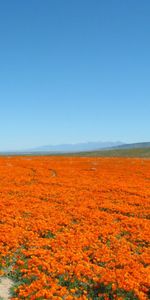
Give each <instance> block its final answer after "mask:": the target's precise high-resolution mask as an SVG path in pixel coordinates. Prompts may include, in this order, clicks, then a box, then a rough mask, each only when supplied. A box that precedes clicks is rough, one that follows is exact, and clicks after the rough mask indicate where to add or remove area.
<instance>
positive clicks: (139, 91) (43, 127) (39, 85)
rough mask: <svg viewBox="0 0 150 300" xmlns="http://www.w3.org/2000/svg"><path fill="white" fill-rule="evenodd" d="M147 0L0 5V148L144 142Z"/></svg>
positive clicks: (148, 80)
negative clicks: (98, 142) (89, 142)
mask: <svg viewBox="0 0 150 300" xmlns="http://www.w3.org/2000/svg"><path fill="white" fill-rule="evenodd" d="M149 15H150V1H149V0H144V1H141V0H126V1H120V0H44V1H42V0H26V1H20V0H13V1H12V0H5V1H0V150H8V149H23V148H28V147H34V146H41V145H47V144H60V143H76V142H81V141H82V142H84V141H101V140H102V141H116V140H121V141H124V142H140V141H141V142H143V141H150V117H149V115H150V18H149Z"/></svg>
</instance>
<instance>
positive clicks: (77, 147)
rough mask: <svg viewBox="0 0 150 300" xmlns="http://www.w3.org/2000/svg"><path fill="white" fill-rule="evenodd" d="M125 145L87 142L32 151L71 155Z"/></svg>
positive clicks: (39, 148)
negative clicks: (71, 153)
mask: <svg viewBox="0 0 150 300" xmlns="http://www.w3.org/2000/svg"><path fill="white" fill-rule="evenodd" d="M121 145H124V143H122V142H120V141H117V142H87V143H77V144H61V145H47V146H42V147H37V148H34V149H31V150H30V151H31V152H44V153H46V152H48V153H49V152H50V153H70V152H82V151H93V150H100V149H108V148H112V147H118V146H121Z"/></svg>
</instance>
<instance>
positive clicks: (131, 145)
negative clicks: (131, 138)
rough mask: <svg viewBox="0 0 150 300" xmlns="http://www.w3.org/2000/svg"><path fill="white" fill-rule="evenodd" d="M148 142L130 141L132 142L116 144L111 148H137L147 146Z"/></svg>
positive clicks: (149, 144) (149, 143)
mask: <svg viewBox="0 0 150 300" xmlns="http://www.w3.org/2000/svg"><path fill="white" fill-rule="evenodd" d="M149 147H150V142H144V143H132V144H123V145H117V146H115V147H113V148H117V149H134V148H136V149H138V148H149Z"/></svg>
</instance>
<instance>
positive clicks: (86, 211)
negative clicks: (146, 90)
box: [0, 156, 150, 300]
mask: <svg viewBox="0 0 150 300" xmlns="http://www.w3.org/2000/svg"><path fill="white" fill-rule="evenodd" d="M149 245H150V160H148V159H147V160H146V159H128V158H95V157H94V158H87V157H86V158H84V157H83V158H80V157H78V158H77V157H74V158H71V157H51V156H50V157H46V156H45V157H1V158H0V276H1V277H9V278H11V279H12V280H13V282H14V285H13V287H12V290H11V294H12V297H11V299H16V300H17V299H31V300H34V299H37V300H40V299H52V300H53V299H58V300H59V299H60V300H61V299H65V300H72V299H80V300H81V299H83V300H86V299H95V300H96V299H101V300H102V299H103V300H104V299H108V300H109V299H120V300H121V299H126V300H128V299H129V300H130V299H133V300H136V299H141V300H144V299H149V297H150V290H149V287H150V250H149V249H150V248H149Z"/></svg>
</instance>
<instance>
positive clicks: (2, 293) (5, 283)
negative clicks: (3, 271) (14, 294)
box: [0, 277, 13, 300]
mask: <svg viewBox="0 0 150 300" xmlns="http://www.w3.org/2000/svg"><path fill="white" fill-rule="evenodd" d="M12 286H13V282H12V280H10V279H9V278H6V277H2V278H0V298H1V299H3V300H9V299H10V288H11V287H12Z"/></svg>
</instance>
